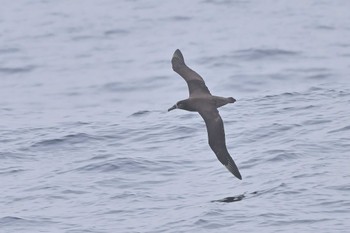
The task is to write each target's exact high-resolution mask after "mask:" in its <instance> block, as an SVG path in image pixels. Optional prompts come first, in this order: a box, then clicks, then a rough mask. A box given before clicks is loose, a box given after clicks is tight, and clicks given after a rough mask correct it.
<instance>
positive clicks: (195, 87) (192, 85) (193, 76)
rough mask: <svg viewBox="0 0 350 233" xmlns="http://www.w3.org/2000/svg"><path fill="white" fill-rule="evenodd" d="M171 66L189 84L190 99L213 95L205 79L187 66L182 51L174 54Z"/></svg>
mask: <svg viewBox="0 0 350 233" xmlns="http://www.w3.org/2000/svg"><path fill="white" fill-rule="evenodd" d="M171 64H172V66H173V70H174V71H175V72H176V73H178V74H179V75H180V76H181V77H182V78H183V79H185V81H186V82H187V85H188V90H189V93H190V97H196V96H203V95H211V94H210V91H209V89H208V87H207V86H206V85H205V82H204V80H203V78H202V77H201V76H200V75H199V74H197V73H196V72H195V71H194V70H192V69H190V68H189V67H188V66H187V65H186V64H185V60H184V57H183V56H182V53H181V51H180V50H178V49H177V50H176V51H175V52H174V55H173V58H172V59H171Z"/></svg>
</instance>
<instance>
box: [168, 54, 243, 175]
mask: <svg viewBox="0 0 350 233" xmlns="http://www.w3.org/2000/svg"><path fill="white" fill-rule="evenodd" d="M171 63H172V66H173V70H174V71H175V72H176V73H178V74H179V75H180V76H181V77H182V78H183V79H185V81H186V82H187V85H188V90H189V92H190V96H189V98H188V99H185V100H180V101H179V102H177V103H176V104H175V105H174V106H172V107H171V108H169V109H168V111H171V110H173V109H176V108H178V109H183V110H187V111H191V112H198V113H199V114H200V115H201V116H202V118H203V119H204V122H205V124H206V126H207V131H208V141H209V146H210V147H211V149H212V150H213V151H214V153H215V155H216V157H217V158H218V159H219V161H220V162H221V163H222V164H223V165H224V166H225V167H226V168H227V169H228V170H229V171H230V172H231V173H232V174H233V175H234V176H236V177H237V178H238V179H240V180H241V179H242V176H241V174H240V173H239V170H238V168H237V166H236V164H235V162H234V161H233V159H232V157H231V156H230V154H229V153H228V151H227V148H226V143H225V131H224V124H223V121H222V119H221V117H220V115H219V111H218V110H217V109H218V108H219V107H221V106H224V105H226V104H228V103H234V102H235V101H236V100H235V99H234V98H232V97H228V98H225V97H219V96H214V95H211V94H210V91H209V89H208V87H207V86H206V85H205V82H204V80H203V78H202V77H201V76H200V75H199V74H197V73H196V72H195V71H193V70H192V69H190V68H189V67H188V66H187V65H186V64H185V60H184V57H183V56H182V53H181V51H180V50H179V49H177V50H176V51H175V53H174V55H173V58H172V59H171Z"/></svg>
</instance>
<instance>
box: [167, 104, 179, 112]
mask: <svg viewBox="0 0 350 233" xmlns="http://www.w3.org/2000/svg"><path fill="white" fill-rule="evenodd" d="M176 108H177V106H176V104H175V105H174V106H172V107H171V108H169V109H168V112H170V111H171V110H174V109H176Z"/></svg>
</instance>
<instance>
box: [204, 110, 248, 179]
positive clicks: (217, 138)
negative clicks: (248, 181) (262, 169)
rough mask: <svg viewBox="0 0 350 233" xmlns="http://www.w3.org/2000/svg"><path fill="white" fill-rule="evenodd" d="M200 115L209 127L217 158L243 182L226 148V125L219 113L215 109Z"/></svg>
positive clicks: (210, 142) (212, 147)
mask: <svg viewBox="0 0 350 233" xmlns="http://www.w3.org/2000/svg"><path fill="white" fill-rule="evenodd" d="M199 114H200V115H201V116H202V117H203V119H204V121H205V124H206V126H207V131H208V139H209V145H210V147H211V149H212V150H213V151H214V153H215V154H216V157H217V158H218V159H219V161H220V162H221V163H222V164H223V165H224V166H225V167H226V168H227V169H228V170H229V171H230V172H231V173H232V174H233V175H234V176H235V177H237V178H238V179H240V180H241V179H242V176H241V174H240V172H239V170H238V168H237V166H236V164H235V162H234V161H233V159H232V157H231V156H230V154H229V153H228V151H227V148H226V143H225V130H224V123H223V122H222V119H221V117H220V115H219V111H218V110H217V109H216V108H214V107H213V108H212V109H210V111H199Z"/></svg>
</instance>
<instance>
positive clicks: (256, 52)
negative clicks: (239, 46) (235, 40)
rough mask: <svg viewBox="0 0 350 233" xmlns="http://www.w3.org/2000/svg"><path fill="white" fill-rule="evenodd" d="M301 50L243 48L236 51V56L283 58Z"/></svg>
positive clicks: (246, 58)
mask: <svg viewBox="0 0 350 233" xmlns="http://www.w3.org/2000/svg"><path fill="white" fill-rule="evenodd" d="M299 54H300V53H299V52H295V51H288V50H282V49H243V50H238V51H236V52H235V57H237V58H240V59H243V60H260V59H266V58H281V57H290V56H297V55H299Z"/></svg>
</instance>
